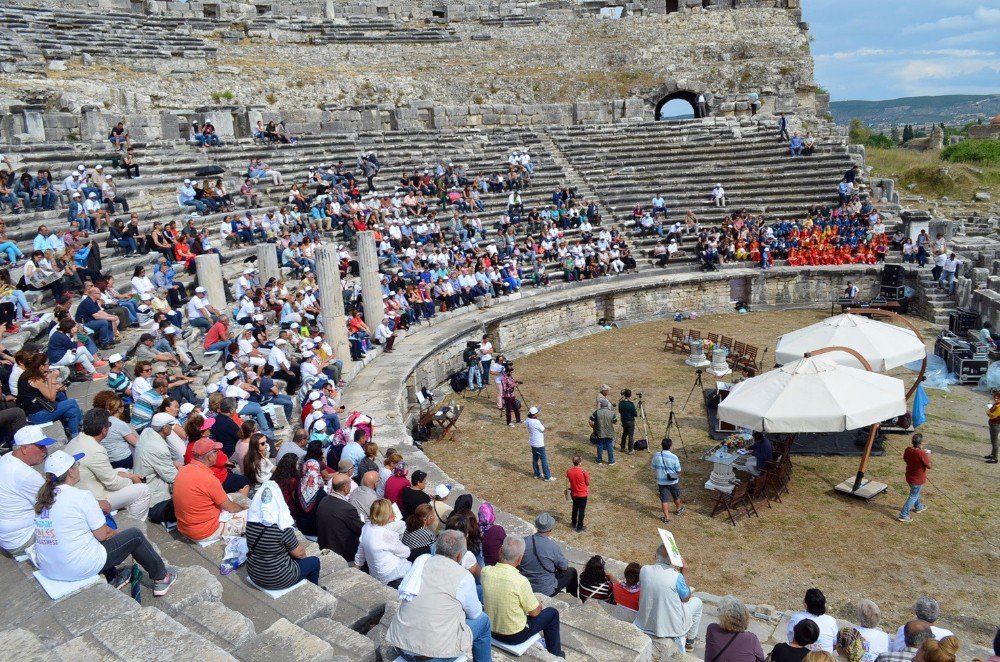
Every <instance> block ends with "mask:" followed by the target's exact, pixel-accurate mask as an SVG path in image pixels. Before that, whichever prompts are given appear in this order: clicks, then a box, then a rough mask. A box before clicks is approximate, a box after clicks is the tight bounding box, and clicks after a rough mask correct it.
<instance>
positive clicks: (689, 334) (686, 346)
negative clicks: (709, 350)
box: [683, 329, 701, 352]
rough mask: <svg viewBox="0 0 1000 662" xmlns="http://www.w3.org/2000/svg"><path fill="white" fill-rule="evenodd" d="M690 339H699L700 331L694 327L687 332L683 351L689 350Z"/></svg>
mask: <svg viewBox="0 0 1000 662" xmlns="http://www.w3.org/2000/svg"><path fill="white" fill-rule="evenodd" d="M692 340H701V331H695V330H694V329H691V330H690V331H688V332H687V337H685V338H684V348H683V349H684V351H685V352H690V351H691V341H692Z"/></svg>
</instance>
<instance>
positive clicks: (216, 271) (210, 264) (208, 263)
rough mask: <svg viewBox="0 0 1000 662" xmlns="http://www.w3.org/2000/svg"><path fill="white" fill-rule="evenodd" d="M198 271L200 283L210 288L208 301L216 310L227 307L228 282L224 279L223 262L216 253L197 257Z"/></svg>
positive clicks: (196, 266) (196, 265) (207, 288)
mask: <svg viewBox="0 0 1000 662" xmlns="http://www.w3.org/2000/svg"><path fill="white" fill-rule="evenodd" d="M194 264H195V268H196V269H197V271H198V285H199V286H200V287H204V288H205V289H206V290H208V302H209V303H210V304H212V307H213V308H215V309H216V310H219V311H222V310H225V308H226V284H225V283H224V282H223V280H222V262H221V261H220V260H219V256H218V255H216V254H215V253H206V254H204V255H199V256H198V257H196V258H195V262H194Z"/></svg>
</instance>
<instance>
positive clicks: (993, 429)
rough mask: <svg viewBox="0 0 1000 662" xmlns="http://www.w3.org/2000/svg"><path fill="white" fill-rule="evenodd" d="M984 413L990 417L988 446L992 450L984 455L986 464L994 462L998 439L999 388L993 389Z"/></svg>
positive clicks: (999, 438) (999, 421) (999, 420)
mask: <svg viewBox="0 0 1000 662" xmlns="http://www.w3.org/2000/svg"><path fill="white" fill-rule="evenodd" d="M986 415H987V416H988V417H989V419H990V446H992V451H991V452H990V453H988V454H987V455H986V458H985V459H986V464H996V463H997V447H998V441H1000V389H993V402H992V403H991V404H990V406H989V411H987V413H986Z"/></svg>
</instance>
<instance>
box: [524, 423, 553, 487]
mask: <svg viewBox="0 0 1000 662" xmlns="http://www.w3.org/2000/svg"><path fill="white" fill-rule="evenodd" d="M540 411H541V410H540V409H538V407H531V408H530V409H528V418H527V420H525V421H524V425H525V426H526V427H527V428H528V444H529V445H530V446H531V468H532V470H534V472H535V478H543V479H544V480H547V481H553V480H555V478H553V477H552V474H551V472H549V458H548V456H547V455H546V452H545V426H544V425H542V422H541V421H540V420H538V414H539V412H540ZM539 465H541V467H539Z"/></svg>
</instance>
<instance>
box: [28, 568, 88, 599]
mask: <svg viewBox="0 0 1000 662" xmlns="http://www.w3.org/2000/svg"><path fill="white" fill-rule="evenodd" d="M31 574H32V575H34V577H35V580H36V581H37V582H38V583H39V584H41V586H42V588H43V589H45V592H46V593H47V594H48V595H49V597H50V598H52V599H53V600H60V599H62V598H65V597H66V596H67V595H70V594H72V593H76V592H77V591H79V590H82V589H85V588H87V587H88V586H90V585H91V584H100V583H101V582H102V581H104V578H103V577H101V575H94V576H93V577H87V578H86V579H81V580H79V581H75V582H62V581H59V580H58V579H49V578H48V577H46V576H45V575H43V574H42V571H41V570H35V571H34V572H33V573H31Z"/></svg>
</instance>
